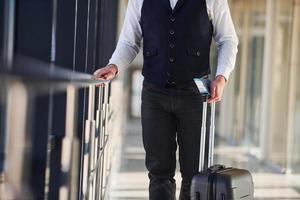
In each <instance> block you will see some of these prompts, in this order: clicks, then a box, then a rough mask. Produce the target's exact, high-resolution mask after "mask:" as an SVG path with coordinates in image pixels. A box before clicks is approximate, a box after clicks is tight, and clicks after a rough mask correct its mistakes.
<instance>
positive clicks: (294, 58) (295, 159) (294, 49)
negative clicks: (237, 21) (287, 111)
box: [289, 0, 300, 173]
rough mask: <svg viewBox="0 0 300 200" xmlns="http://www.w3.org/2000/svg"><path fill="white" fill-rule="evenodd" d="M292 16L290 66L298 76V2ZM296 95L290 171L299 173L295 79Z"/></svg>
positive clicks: (299, 94)
mask: <svg viewBox="0 0 300 200" xmlns="http://www.w3.org/2000/svg"><path fill="white" fill-rule="evenodd" d="M293 8H294V16H293V35H292V40H293V44H292V52H291V53H292V55H293V56H292V62H291V64H292V65H295V66H294V67H295V68H296V74H297V75H299V74H300V0H295V1H294V6H293ZM296 78H297V84H296V85H297V86H298V87H296V89H297V91H296V94H293V97H295V99H296V102H295V103H296V109H295V113H294V123H293V124H294V137H293V152H289V153H291V154H292V170H293V172H296V173H300V143H299V141H300V123H299V122H300V87H299V86H300V79H299V77H297V76H296Z"/></svg>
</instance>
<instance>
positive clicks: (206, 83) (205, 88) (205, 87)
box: [194, 78, 215, 172]
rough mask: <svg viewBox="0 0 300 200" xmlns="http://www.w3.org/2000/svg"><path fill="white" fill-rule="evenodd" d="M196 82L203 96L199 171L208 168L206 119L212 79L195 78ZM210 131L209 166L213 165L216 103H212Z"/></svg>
mask: <svg viewBox="0 0 300 200" xmlns="http://www.w3.org/2000/svg"><path fill="white" fill-rule="evenodd" d="M194 82H195V83H196V85H197V88H198V90H199V92H200V94H201V95H202V96H203V99H204V101H203V111H202V126H201V137H200V154H199V172H202V171H204V170H205V169H206V167H205V145H206V144H205V141H206V119H207V104H208V103H207V100H208V97H209V96H210V84H211V82H210V80H209V79H204V78H194ZM210 120H211V121H210V129H209V130H210V131H209V150H208V166H207V168H208V167H210V166H212V165H213V154H214V152H213V150H214V139H215V103H212V104H211V119H210Z"/></svg>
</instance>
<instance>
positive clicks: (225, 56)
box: [109, 0, 238, 80]
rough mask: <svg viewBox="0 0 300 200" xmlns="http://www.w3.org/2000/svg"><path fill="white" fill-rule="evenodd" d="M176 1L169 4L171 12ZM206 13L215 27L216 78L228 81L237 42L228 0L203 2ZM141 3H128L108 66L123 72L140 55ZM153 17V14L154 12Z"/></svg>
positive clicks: (137, 1) (133, 0)
mask: <svg viewBox="0 0 300 200" xmlns="http://www.w3.org/2000/svg"><path fill="white" fill-rule="evenodd" d="M177 1H178V0H170V5H171V7H172V9H174V7H175V5H176V3H177ZM206 5H207V12H208V15H209V17H210V20H211V21H212V24H213V27H214V33H213V37H214V40H215V41H216V44H217V47H218V48H217V49H218V60H217V63H218V64H217V72H216V76H218V75H223V76H224V77H225V78H226V79H227V80H228V78H229V75H230V73H231V71H232V70H233V68H234V66H235V60H236V54H237V51H238V50H237V45H238V38H237V35H236V32H235V29H234V25H233V22H232V18H231V15H230V10H229V6H228V3H227V0H206ZM142 6H143V0H129V3H128V7H127V11H126V16H125V21H124V25H123V27H122V31H121V34H120V37H119V40H118V44H117V47H116V49H115V51H114V53H113V55H112V57H111V59H110V60H109V64H115V65H117V67H118V69H119V70H123V69H126V68H127V67H128V66H129V64H130V63H131V62H132V61H133V60H134V58H135V57H136V55H137V54H138V53H139V50H140V47H141V40H142V29H141V24H140V22H141V12H142ZM153 12H154V14H155V11H153Z"/></svg>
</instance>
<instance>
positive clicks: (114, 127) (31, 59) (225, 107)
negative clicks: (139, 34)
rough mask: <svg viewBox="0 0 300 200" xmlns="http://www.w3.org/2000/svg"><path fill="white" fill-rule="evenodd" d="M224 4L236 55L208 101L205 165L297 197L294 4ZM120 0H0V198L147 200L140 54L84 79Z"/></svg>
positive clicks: (261, 191)
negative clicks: (120, 67) (210, 149)
mask: <svg viewBox="0 0 300 200" xmlns="http://www.w3.org/2000/svg"><path fill="white" fill-rule="evenodd" d="M228 2H229V5H230V9H231V14H232V18H233V21H234V24H235V27H236V31H237V34H238V36H239V53H238V57H237V63H236V68H235V70H234V72H233V73H232V74H231V76H230V79H229V82H228V84H227V87H226V91H225V94H224V97H223V100H222V102H221V103H219V104H218V105H217V124H216V126H217V127H216V128H217V141H216V144H215V146H216V147H215V158H216V159H215V162H217V163H222V164H225V165H227V166H234V167H243V168H246V169H249V170H250V171H251V172H252V173H253V178H254V184H255V198H256V199H300V79H298V75H300V0H228ZM127 3H128V1H127V0H67V1H58V0H44V1H40V0H27V1H20V0H2V1H0V53H1V54H0V56H1V57H0V199H4V200H6V199H7V200H10V199H21V200H23V199H72V200H73V199H112V200H117V199H120V200H125V199H127V200H135V199H136V200H138V199H140V200H146V199H148V192H147V187H148V179H147V171H146V169H145V167H144V151H143V146H142V139H141V125H140V103H141V102H140V94H141V85H142V81H143V77H142V76H141V68H142V63H143V60H142V52H140V54H139V55H138V56H137V58H136V59H135V61H134V62H133V63H132V64H131V66H130V67H129V68H128V69H127V70H124V71H121V72H120V74H119V76H118V77H117V78H116V79H115V80H113V81H112V82H106V83H104V85H102V86H101V87H95V84H97V81H94V80H92V77H91V76H90V74H92V73H93V71H94V70H95V69H97V68H99V67H103V66H105V65H106V64H107V62H108V60H109V58H110V56H111V54H112V52H113V50H114V48H115V46H116V42H117V39H118V35H119V33H120V30H121V28H122V24H123V20H124V15H125V12H126V7H127ZM212 49H213V51H212V53H211V63H212V67H213V69H215V66H216V56H217V50H216V46H215V44H213V45H212ZM213 71H214V70H213ZM155 128H158V127H153V131H155ZM178 168H179V166H178ZM176 179H177V187H178V189H179V187H180V174H178V173H177V174H176Z"/></svg>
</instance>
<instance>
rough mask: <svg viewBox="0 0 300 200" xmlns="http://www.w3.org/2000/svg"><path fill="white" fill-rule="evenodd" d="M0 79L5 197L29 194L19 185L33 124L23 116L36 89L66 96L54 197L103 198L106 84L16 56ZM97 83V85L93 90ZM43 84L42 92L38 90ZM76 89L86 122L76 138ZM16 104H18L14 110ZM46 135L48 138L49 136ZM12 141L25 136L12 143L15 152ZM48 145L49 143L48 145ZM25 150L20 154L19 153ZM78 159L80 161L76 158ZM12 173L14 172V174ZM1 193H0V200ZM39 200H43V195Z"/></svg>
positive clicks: (108, 110) (29, 110)
mask: <svg viewBox="0 0 300 200" xmlns="http://www.w3.org/2000/svg"><path fill="white" fill-rule="evenodd" d="M0 80H1V83H2V84H3V83H4V84H3V88H4V89H5V90H3V91H2V92H4V93H5V94H6V93H7V98H5V100H4V102H1V101H0V103H3V104H4V105H5V106H6V112H5V118H6V119H7V122H8V123H7V130H6V132H5V134H6V136H7V138H8V140H7V141H8V142H7V143H6V144H5V145H6V148H7V149H8V151H7V152H6V153H7V155H9V156H7V158H6V160H5V162H6V163H8V164H10V165H11V167H10V169H9V170H7V171H6V172H5V173H6V179H7V180H5V181H4V186H5V187H6V188H8V190H7V191H8V192H7V194H8V195H13V197H15V198H21V196H22V194H23V193H26V197H25V198H28V199H31V198H32V197H33V196H34V194H33V193H32V191H31V190H30V188H29V187H28V186H29V182H28V180H26V181H25V180H23V179H22V177H23V174H26V173H27V171H26V170H27V168H28V167H27V166H29V165H30V162H31V161H30V160H25V158H27V157H29V156H30V155H31V154H32V152H31V151H32V146H31V143H30V142H29V143H28V141H32V140H33V139H34V138H33V135H28V136H27V130H30V126H31V125H32V123H36V121H35V122H34V121H31V120H29V119H27V116H32V112H33V110H32V105H31V103H32V102H30V101H31V99H32V98H33V97H32V96H30V95H32V94H33V93H31V92H32V91H34V95H35V96H36V97H38V96H39V92H38V91H39V90H40V87H42V91H43V92H46V93H47V94H54V93H55V92H56V90H57V89H56V88H59V89H61V90H63V91H65V93H66V97H65V98H66V108H65V109H66V110H65V111H66V112H65V121H66V122H65V135H64V137H63V138H62V145H61V148H62V149H61V150H62V152H61V161H60V162H61V173H62V175H63V178H62V180H63V181H62V183H60V185H59V199H75V198H76V197H77V196H79V197H80V198H82V199H88V200H92V199H104V196H105V195H106V186H107V184H108V183H107V181H106V180H107V179H106V177H107V176H109V173H108V171H107V167H108V165H109V162H110V161H109V157H108V155H107V154H108V153H109V152H110V151H109V150H108V148H109V142H108V138H109V136H110V135H111V133H110V131H109V130H110V129H109V127H108V126H109V123H108V122H109V121H110V114H111V107H110V101H109V98H110V92H109V87H110V84H109V83H110V81H102V80H96V79H94V78H93V76H92V75H89V74H85V73H80V72H73V71H71V70H68V69H64V68H62V67H60V66H57V65H53V64H49V63H46V62H43V61H40V60H37V59H33V58H28V57H25V56H20V55H19V56H15V57H14V59H13V61H12V68H10V69H9V68H5V67H2V68H1V67H0ZM101 83H104V84H101ZM99 84H101V86H100V87H96V85H99ZM45 86H46V87H47V89H46V90H44V88H43V87H45ZM50 88H51V89H50ZM80 88H85V89H86V90H85V95H86V97H87V101H86V105H87V107H86V110H87V112H86V113H84V118H85V119H86V121H85V124H84V130H83V133H82V138H81V140H80V138H78V136H77V134H76V131H77V130H76V123H77V121H76V117H77V115H78V113H77V108H78V99H79V95H78V93H79V89H80ZM32 89H33V90H32ZM96 95H97V96H98V98H97V97H96ZM16 105H18V106H17V107H16ZM16 108H17V110H16ZM19 111H21V112H22V114H20V113H19ZM47 134H48V137H49V138H50V137H51V133H50V132H49V133H47ZM17 137H19V138H26V140H25V139H22V140H18V146H20V147H22V148H16V149H15V148H13V147H14V146H15V145H16V140H15V138H17ZM50 143H51V141H50V140H49V141H48V145H49V144H50ZM25 147H26V148H27V150H26V151H24V149H25ZM80 149H81V151H80ZM49 155H50V154H49ZM80 155H81V157H82V160H80ZM47 156H48V155H47ZM21 158H22V159H23V160H24V162H22V163H20V164H18V165H15V163H17V160H20V161H19V162H21V161H23V160H22V159H21ZM78 164H80V166H81V169H80V166H79V165H78ZM16 171H18V172H19V173H18V174H16V173H15V172H16ZM16 187H17V189H18V190H17V191H15V192H11V190H10V189H12V188H16ZM78 189H79V191H78ZM7 194H0V199H1V198H2V197H3V196H4V197H5V196H6V195H7ZM45 195H47V194H45ZM45 199H48V197H47V196H45Z"/></svg>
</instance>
